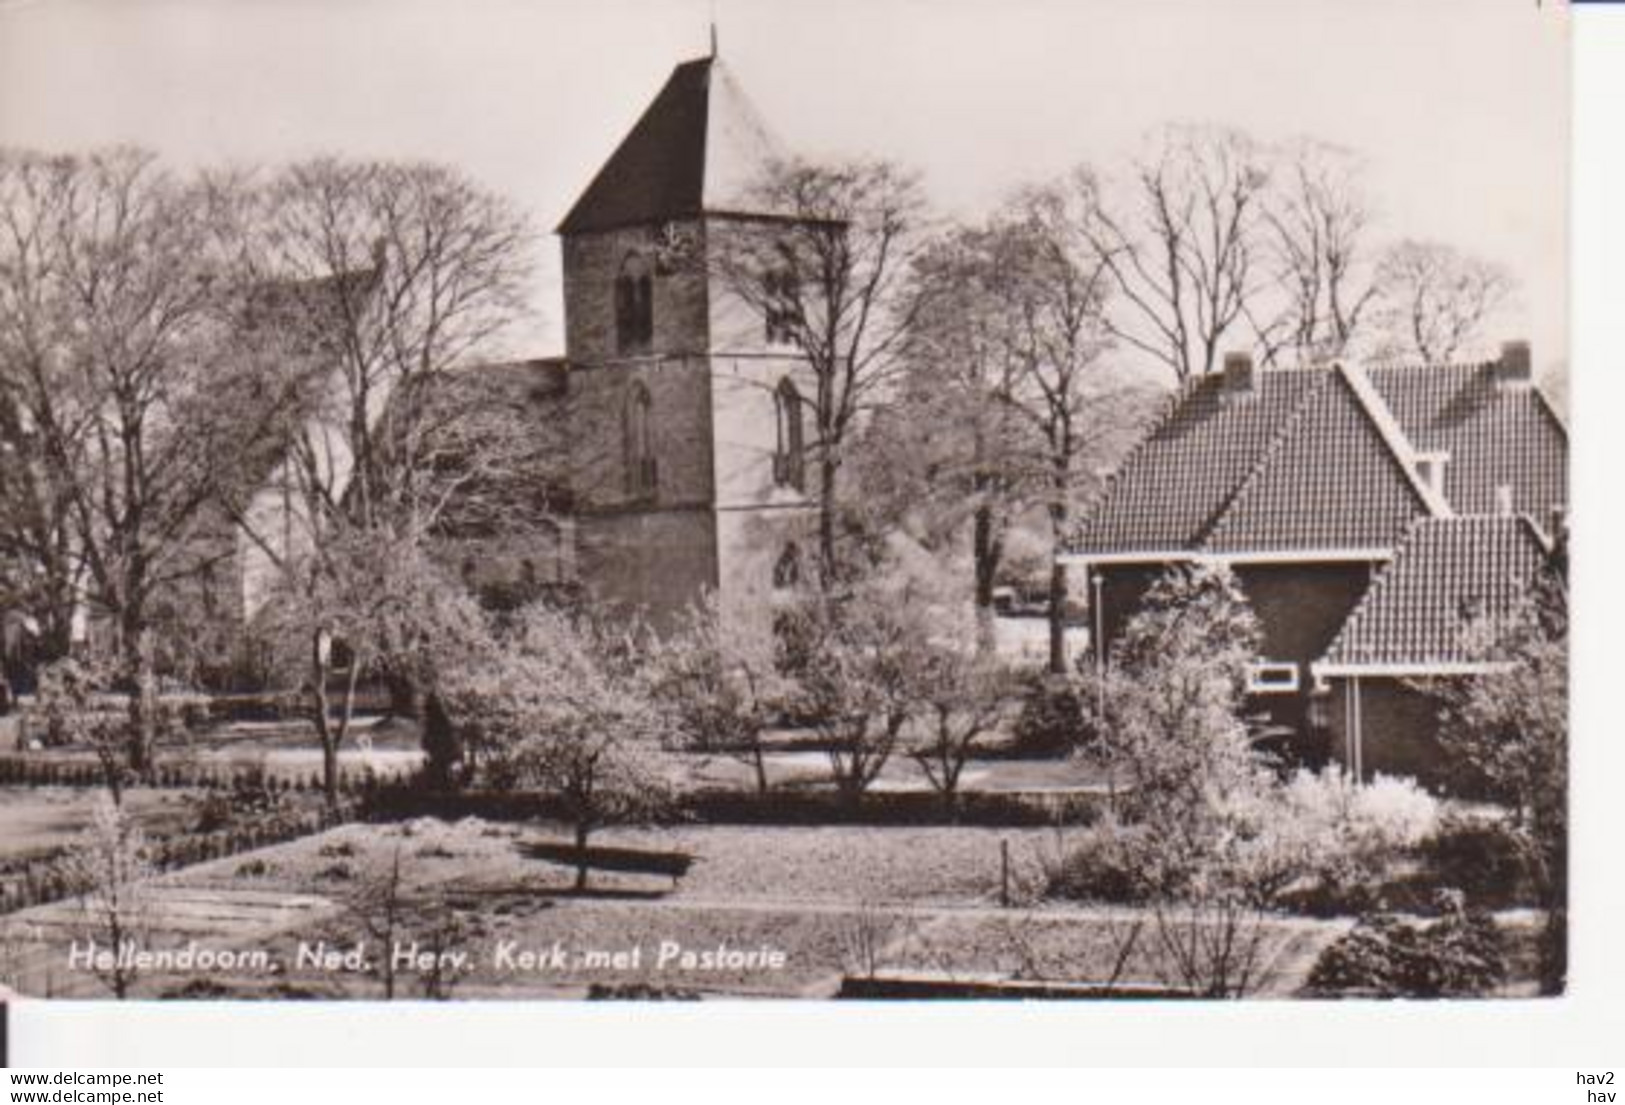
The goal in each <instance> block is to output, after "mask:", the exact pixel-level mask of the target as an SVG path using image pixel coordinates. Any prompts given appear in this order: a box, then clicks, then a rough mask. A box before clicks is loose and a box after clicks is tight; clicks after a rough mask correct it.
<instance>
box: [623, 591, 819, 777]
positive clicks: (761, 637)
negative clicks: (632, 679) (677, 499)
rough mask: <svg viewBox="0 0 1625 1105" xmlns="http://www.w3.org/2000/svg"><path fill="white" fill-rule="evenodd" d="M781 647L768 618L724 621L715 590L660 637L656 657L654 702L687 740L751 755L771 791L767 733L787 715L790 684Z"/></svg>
mask: <svg viewBox="0 0 1625 1105" xmlns="http://www.w3.org/2000/svg"><path fill="white" fill-rule="evenodd" d="M777 652H778V644H777V641H776V640H775V639H774V637H773V634H772V630H771V627H770V626H769V625H768V624H766V622H765V621H763V620H760V619H754V618H742V619H735V620H734V621H732V622H727V623H725V622H724V621H723V618H722V611H721V607H720V605H719V604H718V601H717V598H716V596H715V595H714V594H710V595H707V596H705V597H704V598H703V599H702V600H701V601H700V602H699V603H697V604H696V605H695V606H694V607H693V608H692V609H691V610H690V611H689V613H688V616H687V618H686V620H685V622H684V624H683V625H682V626H681V627H680V628H679V630H678V632H677V633H675V634H673V635H672V636H669V637H667V638H665V639H663V640H660V641H657V642H656V643H655V646H654V650H653V655H652V657H651V660H652V664H651V668H652V671H653V675H652V689H653V691H654V694H655V698H656V701H657V702H658V704H659V705H660V707H661V708H662V709H663V710H664V711H665V712H666V713H667V714H668V715H669V716H670V717H671V719H672V720H673V722H674V723H675V728H676V730H677V732H678V734H679V735H680V737H681V740H682V743H683V745H684V746H685V747H686V748H688V749H690V750H692V751H699V752H717V753H722V754H724V755H729V756H737V757H739V758H741V759H743V760H745V761H746V762H748V763H749V764H750V765H751V767H752V769H753V770H754V771H755V774H756V790H757V793H758V794H766V793H767V790H768V778H767V763H766V760H765V758H764V755H763V744H762V736H763V733H764V732H765V731H766V729H767V728H768V726H769V725H771V724H772V723H773V721H774V720H775V719H776V718H777V717H779V716H780V715H781V714H782V712H783V710H784V707H785V705H786V701H787V698H788V696H789V694H790V690H791V688H790V684H789V681H788V680H786V679H785V677H784V675H783V674H782V673H781V672H780V671H779V668H778V664H777V658H778V657H777Z"/></svg>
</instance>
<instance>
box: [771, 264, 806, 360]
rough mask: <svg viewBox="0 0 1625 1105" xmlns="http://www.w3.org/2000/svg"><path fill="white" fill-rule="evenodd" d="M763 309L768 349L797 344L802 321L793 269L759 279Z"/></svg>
mask: <svg viewBox="0 0 1625 1105" xmlns="http://www.w3.org/2000/svg"><path fill="white" fill-rule="evenodd" d="M762 305H763V308H764V310H763V315H764V316H765V319H766V324H767V326H766V337H767V344H769V345H794V344H796V325H797V323H799V322H800V321H801V278H800V277H798V276H797V275H796V274H795V272H794V270H792V269H773V270H771V271H769V272H767V273H765V274H764V275H763V277H762Z"/></svg>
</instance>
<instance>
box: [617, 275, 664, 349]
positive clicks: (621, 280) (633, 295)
mask: <svg viewBox="0 0 1625 1105" xmlns="http://www.w3.org/2000/svg"><path fill="white" fill-rule="evenodd" d="M654 333H655V324H654V276H653V274H652V273H651V271H650V268H649V262H648V259H647V258H645V257H644V256H643V255H642V254H639V253H629V254H627V256H626V259H625V260H624V261H622V262H621V271H620V274H619V275H618V276H616V277H615V347H616V348H617V349H619V350H620V351H621V352H622V353H642V352H646V351H647V350H648V349H649V346H650V343H652V342H653V341H654Z"/></svg>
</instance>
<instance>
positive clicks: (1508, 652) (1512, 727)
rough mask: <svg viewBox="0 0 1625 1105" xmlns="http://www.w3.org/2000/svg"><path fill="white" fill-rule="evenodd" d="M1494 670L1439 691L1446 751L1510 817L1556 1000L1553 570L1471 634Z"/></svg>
mask: <svg viewBox="0 0 1625 1105" xmlns="http://www.w3.org/2000/svg"><path fill="white" fill-rule="evenodd" d="M1473 637H1474V647H1475V649H1477V650H1478V651H1479V652H1480V653H1481V654H1482V655H1483V656H1484V657H1485V658H1496V659H1499V660H1500V661H1501V664H1500V665H1498V666H1497V667H1496V668H1495V669H1494V670H1492V671H1491V672H1489V673H1487V674H1484V675H1479V676H1475V677H1473V678H1471V679H1468V680H1466V681H1464V682H1461V683H1454V684H1445V685H1443V686H1440V687H1438V688H1437V691H1438V693H1439V695H1440V699H1441V702H1442V703H1443V710H1442V719H1443V722H1444V727H1443V732H1442V738H1443V741H1444V743H1445V746H1446V747H1447V748H1448V749H1449V750H1451V751H1452V752H1453V753H1454V754H1455V755H1457V756H1458V757H1460V759H1461V760H1462V762H1464V763H1465V764H1466V765H1468V766H1469V767H1470V768H1471V769H1472V770H1474V771H1476V772H1477V773H1478V774H1479V776H1480V777H1481V778H1482V779H1483V781H1484V783H1485V785H1486V786H1487V788H1488V790H1489V792H1490V794H1491V795H1493V796H1494V797H1495V798H1497V799H1499V800H1500V801H1501V802H1503V803H1505V805H1506V807H1507V808H1508V810H1509V811H1510V814H1511V818H1510V827H1511V832H1512V836H1513V839H1514V841H1516V843H1517V844H1518V846H1519V850H1520V851H1521V852H1522V853H1523V855H1524V857H1525V860H1526V862H1527V864H1528V867H1529V870H1530V871H1531V873H1532V874H1533V876H1534V883H1535V886H1536V889H1537V892H1538V894H1539V896H1540V899H1541V905H1542V906H1543V908H1544V909H1545V911H1546V926H1545V931H1544V937H1543V939H1542V947H1541V963H1540V975H1541V985H1542V987H1543V989H1544V990H1545V991H1546V992H1547V993H1561V992H1562V990H1563V986H1564V980H1565V977H1566V975H1567V969H1568V955H1567V928H1568V785H1569V775H1568V702H1569V700H1568V682H1569V658H1568V587H1567V582H1566V580H1565V578H1564V573H1563V572H1562V570H1561V565H1560V564H1558V565H1556V566H1554V569H1553V570H1550V571H1547V572H1544V573H1542V575H1541V576H1540V577H1539V578H1538V579H1537V580H1536V582H1535V585H1534V586H1533V587H1532V588H1531V590H1530V593H1529V594H1528V595H1527V596H1526V597H1525V599H1524V600H1523V601H1522V602H1521V603H1520V604H1519V605H1518V606H1517V607H1516V608H1515V609H1514V610H1513V612H1512V613H1511V614H1510V615H1508V616H1507V617H1505V618H1501V619H1497V620H1494V621H1490V622H1486V623H1483V624H1481V625H1479V626H1477V627H1475V629H1474V631H1473Z"/></svg>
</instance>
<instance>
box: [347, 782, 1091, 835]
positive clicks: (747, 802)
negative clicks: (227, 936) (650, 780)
mask: <svg viewBox="0 0 1625 1105" xmlns="http://www.w3.org/2000/svg"><path fill="white" fill-rule="evenodd" d="M562 812H563V811H562V810H561V809H560V808H559V805H558V803H557V802H556V801H555V800H553V799H551V798H549V797H548V796H547V795H543V794H536V793H530V792H521V791H485V790H464V791H449V792H442V791H428V790H423V789H421V788H411V787H391V788H379V789H378V790H376V791H375V792H373V793H372V794H370V795H369V796H367V801H366V817H367V818H368V819H369V820H379V821H393V820H402V819H406V818H413V817H438V818H443V819H446V820H453V821H454V820H458V819H461V818H464V817H479V818H483V819H485V820H488V821H530V820H537V819H552V820H560V819H562V818H561V814H562ZM1099 813H1100V798H1099V797H1098V796H1097V795H1093V794H1080V793H1062V794H1050V793H1036V792H1035V793H1025V794H1024V793H1017V792H1010V793H1004V792H991V793H990V792H983V791H975V792H970V793H966V794H962V795H960V796H959V797H958V800H957V801H956V802H955V804H954V806H953V808H952V809H950V808H948V807H947V806H946V805H945V804H944V803H943V800H942V798H941V796H940V795H938V794H936V793H934V792H931V791H893V790H887V791H870V792H868V793H866V794H864V795H863V797H862V798H861V799H860V800H859V801H858V802H857V803H856V804H850V803H847V802H843V801H842V800H841V798H840V796H839V795H836V794H834V793H831V792H829V791H812V790H774V791H769V792H768V793H767V794H766V795H759V794H756V793H755V792H753V791H738V790H725V789H720V788H717V789H712V788H707V789H703V790H695V791H690V792H688V793H685V794H683V795H680V796H679V797H678V799H677V808H676V809H675V810H674V811H673V814H672V817H673V819H674V820H677V821H697V822H701V823H705V824H712V825H829V824H855V825H948V824H958V825H986V826H997V827H1011V826H1045V825H1055V824H1065V825H1079V824H1090V823H1092V822H1094V821H1095V820H1096V818H1097V817H1098V816H1099Z"/></svg>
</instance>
